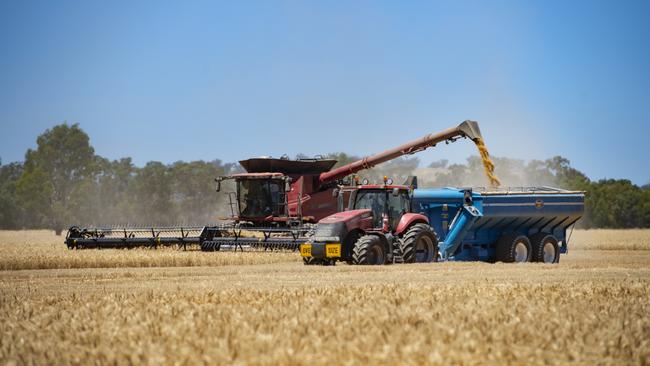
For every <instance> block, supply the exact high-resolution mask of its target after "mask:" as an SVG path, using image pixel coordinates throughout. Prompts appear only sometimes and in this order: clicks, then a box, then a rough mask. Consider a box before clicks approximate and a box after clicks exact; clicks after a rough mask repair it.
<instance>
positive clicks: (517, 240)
mask: <svg viewBox="0 0 650 366" xmlns="http://www.w3.org/2000/svg"><path fill="white" fill-rule="evenodd" d="M532 254H533V248H532V246H531V244H530V240H529V239H528V237H527V236H526V235H506V236H503V237H501V239H499V241H498V242H497V246H496V258H495V259H496V261H497V262H506V263H524V262H530V261H531V259H532V257H533V256H532Z"/></svg>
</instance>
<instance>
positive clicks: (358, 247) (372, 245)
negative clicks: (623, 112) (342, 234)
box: [352, 235, 386, 265]
mask: <svg viewBox="0 0 650 366" xmlns="http://www.w3.org/2000/svg"><path fill="white" fill-rule="evenodd" d="M352 262H353V263H354V264H366V265H380V264H385V263H386V252H385V251H384V246H383V245H382V243H381V240H379V238H378V237H377V236H375V235H364V236H362V237H361V238H359V240H357V242H356V243H354V248H352Z"/></svg>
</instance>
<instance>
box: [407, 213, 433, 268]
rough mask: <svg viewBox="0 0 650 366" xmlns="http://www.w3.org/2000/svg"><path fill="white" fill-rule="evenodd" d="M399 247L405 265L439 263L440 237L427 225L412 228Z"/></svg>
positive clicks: (419, 224)
mask: <svg viewBox="0 0 650 366" xmlns="http://www.w3.org/2000/svg"><path fill="white" fill-rule="evenodd" d="M399 245H400V249H401V252H402V253H401V254H402V259H403V260H404V263H428V262H437V261H438V236H437V235H436V232H435V231H433V229H432V228H431V226H429V225H427V224H424V223H417V224H414V225H413V226H411V227H410V228H409V229H408V230H407V231H406V234H404V237H403V238H402V240H400V244H399Z"/></svg>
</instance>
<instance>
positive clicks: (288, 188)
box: [284, 180, 291, 192]
mask: <svg viewBox="0 0 650 366" xmlns="http://www.w3.org/2000/svg"><path fill="white" fill-rule="evenodd" d="M284 191H285V192H291V182H290V181H288V180H285V181H284Z"/></svg>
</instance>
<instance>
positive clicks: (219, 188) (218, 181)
mask: <svg viewBox="0 0 650 366" xmlns="http://www.w3.org/2000/svg"><path fill="white" fill-rule="evenodd" d="M214 181H215V182H217V192H220V191H221V179H217V178H215V179H214Z"/></svg>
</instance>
